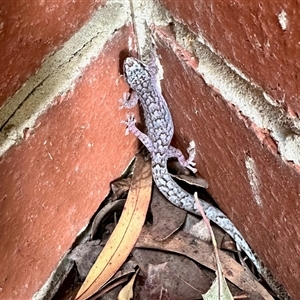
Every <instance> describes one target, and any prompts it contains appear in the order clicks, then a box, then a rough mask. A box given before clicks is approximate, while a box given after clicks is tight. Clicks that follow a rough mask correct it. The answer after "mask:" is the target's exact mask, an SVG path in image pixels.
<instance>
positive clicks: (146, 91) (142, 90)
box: [122, 57, 290, 300]
mask: <svg viewBox="0 0 300 300" xmlns="http://www.w3.org/2000/svg"><path fill="white" fill-rule="evenodd" d="M123 69H124V75H125V78H126V81H127V83H128V84H129V86H130V88H131V89H132V91H133V92H132V94H131V96H130V98H129V99H123V101H122V105H123V107H126V108H131V107H133V106H135V105H136V104H137V102H138V101H140V103H141V105H142V108H143V112H144V118H145V124H146V128H147V135H146V134H145V133H143V132H141V131H140V130H139V129H138V128H137V127H136V126H135V119H134V117H133V115H132V114H128V119H127V121H122V123H124V124H126V125H127V129H126V134H128V133H129V132H132V133H133V134H134V135H135V136H136V137H137V138H138V139H139V140H140V141H141V142H142V143H143V144H144V145H145V146H146V148H147V149H148V151H149V152H150V155H151V162H152V174H153V180H154V182H155V184H156V186H157V187H158V189H159V190H160V192H161V193H162V194H163V195H164V196H165V197H166V198H167V199H168V200H169V201H170V202H171V203H173V204H174V205H176V206H178V207H180V208H182V209H184V210H186V211H189V212H191V213H193V214H197V215H201V214H200V212H199V211H198V210H197V207H196V205H195V200H194V197H193V196H192V195H191V194H189V193H187V192H186V191H185V190H183V189H182V188H181V187H180V186H179V185H178V184H177V183H176V182H175V181H174V180H173V179H172V177H171V176H170V174H169V172H168V169H167V160H168V159H169V158H170V157H176V158H177V159H178V161H179V162H180V163H181V165H183V166H185V167H187V168H189V169H190V170H192V171H193V172H196V169H195V168H194V166H195V163H194V162H193V160H194V157H195V151H194V148H193V147H190V148H188V153H189V158H188V159H187V160H186V159H185V158H184V156H183V154H182V153H181V151H180V150H178V149H176V148H174V147H172V146H171V145H170V143H171V140H172V138H173V134H174V125H173V121H172V117H171V113H170V110H169V108H168V106H167V103H166V101H165V99H164V97H163V96H162V94H161V92H160V88H159V86H158V84H157V80H156V75H155V74H153V71H152V70H151V67H150V66H148V65H146V64H144V63H142V62H141V61H139V60H137V59H135V58H133V57H128V58H127V59H126V60H125V62H124V65H123ZM199 200H200V202H201V205H202V207H203V209H204V212H205V214H206V216H207V217H208V218H209V219H210V220H211V221H213V222H214V223H216V224H217V225H219V226H220V227H221V228H222V229H223V230H224V231H225V232H227V233H228V234H229V235H230V236H231V237H232V238H233V239H234V241H235V242H236V243H237V244H238V245H239V246H240V247H241V249H243V250H244V252H245V253H246V254H247V256H248V257H249V259H250V260H251V261H252V263H253V264H254V265H255V266H256V268H257V270H258V272H259V273H260V274H262V276H263V277H264V278H265V279H267V278H266V277H270V276H271V275H270V273H269V272H268V271H267V270H266V268H264V267H263V266H262V263H261V261H260V260H259V259H258V258H257V256H256V255H255V254H254V253H253V251H252V250H251V248H250V247H249V245H248V243H247V242H246V240H245V239H244V237H243V236H242V234H241V233H240V231H239V230H238V229H237V228H236V227H235V225H234V224H233V223H232V222H231V221H230V219H229V218H228V217H227V216H226V215H225V214H224V213H222V212H221V211H220V210H219V209H218V208H216V207H214V206H212V205H211V204H209V203H207V202H206V201H204V200H202V199H199ZM272 280H273V279H272ZM267 282H268V283H269V284H270V282H269V281H268V280H267ZM271 284H272V282H271ZM276 284H277V282H276ZM278 285H279V284H278ZM271 287H272V288H273V290H274V286H272V285H271ZM280 293H282V295H278V296H279V297H280V299H284V300H286V299H290V298H289V296H288V295H287V294H285V292H284V291H282V289H281V288H280V290H279V291H277V294H280Z"/></svg>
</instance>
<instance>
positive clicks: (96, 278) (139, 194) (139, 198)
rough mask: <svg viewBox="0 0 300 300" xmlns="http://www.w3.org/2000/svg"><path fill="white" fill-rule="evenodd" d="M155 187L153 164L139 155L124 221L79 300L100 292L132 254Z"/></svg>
mask: <svg viewBox="0 0 300 300" xmlns="http://www.w3.org/2000/svg"><path fill="white" fill-rule="evenodd" d="M151 186H152V174H151V164H150V162H147V163H145V161H144V159H143V157H142V156H141V155H137V157H136V165H135V169H134V174H133V179H132V184H131V188H130V191H129V193H128V198H127V201H126V204H125V207H124V210H123V212H122V215H121V217H120V220H119V222H118V224H117V226H116V228H115V230H114V231H113V233H112V235H111V236H110V238H109V240H108V242H107V244H106V245H105V247H104V249H103V251H102V252H101V253H100V255H99V257H98V259H97V261H96V262H95V264H94V265H93V267H92V269H91V270H90V272H89V274H88V276H87V278H86V280H85V281H84V283H83V284H82V286H81V288H80V290H79V292H78V294H77V296H76V300H83V299H87V298H88V297H90V296H92V295H93V294H94V293H96V292H97V291H98V290H99V289H100V288H101V287H102V286H103V284H105V283H106V282H107V281H108V280H109V279H110V278H111V277H112V276H113V275H114V274H115V273H116V272H117V270H118V269H119V268H120V267H121V265H122V264H123V262H124V261H125V260H126V258H127V257H128V255H129V254H130V251H131V250H132V248H133V246H134V244H135V242H136V240H137V239H138V236H139V234H140V232H141V228H142V226H143V224H144V222H145V218H146V214H147V210H148V206H149V202H150V199H151Z"/></svg>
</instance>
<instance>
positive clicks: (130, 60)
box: [123, 57, 151, 89]
mask: <svg viewBox="0 0 300 300" xmlns="http://www.w3.org/2000/svg"><path fill="white" fill-rule="evenodd" d="M123 71H124V75H125V78H126V81H127V83H128V84H129V86H130V87H131V88H132V89H136V87H137V86H139V85H140V84H141V83H142V82H144V81H147V80H150V79H151V74H150V72H149V69H148V66H147V65H145V64H144V63H142V62H141V61H139V60H138V59H136V58H134V57H127V58H126V59H125V61H124V64H123Z"/></svg>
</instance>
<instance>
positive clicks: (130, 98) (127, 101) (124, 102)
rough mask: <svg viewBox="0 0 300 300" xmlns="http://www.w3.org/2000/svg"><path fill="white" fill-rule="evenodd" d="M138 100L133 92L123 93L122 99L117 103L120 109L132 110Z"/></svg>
mask: <svg viewBox="0 0 300 300" xmlns="http://www.w3.org/2000/svg"><path fill="white" fill-rule="evenodd" d="M138 100H139V98H138V96H137V94H136V93H135V92H132V93H128V92H125V93H124V94H123V98H121V99H119V103H120V104H121V105H120V109H122V108H133V107H134V106H136V105H137V103H138Z"/></svg>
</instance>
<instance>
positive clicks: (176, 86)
mask: <svg viewBox="0 0 300 300" xmlns="http://www.w3.org/2000/svg"><path fill="white" fill-rule="evenodd" d="M166 40H167V41H168V42H169V43H170V41H172V37H169V38H168V37H166ZM161 43H162V44H161V47H160V48H159V50H160V51H159V54H160V55H161V57H162V60H161V62H162V65H163V67H164V80H163V84H162V87H163V93H164V95H165V97H166V100H167V102H168V104H169V106H170V110H171V113H172V116H173V119H174V124H175V139H174V142H175V146H179V148H180V149H182V150H184V149H185V148H186V147H187V145H188V142H189V141H190V140H195V142H196V149H197V157H196V162H197V167H198V170H199V173H200V174H201V175H202V176H203V177H204V178H205V179H206V180H207V181H208V183H209V188H208V191H209V193H210V194H211V195H212V196H213V198H214V199H215V200H216V202H217V203H218V204H219V205H220V207H221V209H222V210H223V211H224V212H225V213H226V214H227V215H228V216H229V217H230V218H231V220H232V221H233V222H234V223H235V224H236V226H237V227H238V228H239V229H240V230H241V232H242V233H243V234H244V236H245V237H246V239H247V240H248V241H249V243H250V245H251V246H252V247H253V249H254V250H255V251H256V252H257V253H258V255H259V256H260V257H261V258H262V259H263V261H264V262H265V263H266V265H267V266H268V268H269V269H270V270H271V271H272V272H273V274H274V275H275V276H276V277H277V278H278V279H279V280H280V281H281V282H282V283H283V284H284V285H285V287H286V288H287V289H288V291H289V292H290V293H291V295H292V296H294V297H295V299H296V298H297V297H296V296H297V295H298V283H297V280H295V278H300V271H299V265H300V260H299V258H298V257H297V256H295V253H299V251H300V233H299V230H298V216H299V214H300V204H299V203H300V202H299V190H300V184H299V182H300V178H299V173H298V172H297V171H296V169H295V168H293V167H292V166H291V165H290V164H287V163H285V162H283V161H282V159H281V157H280V156H279V155H277V154H275V153H276V152H274V151H273V148H272V147H269V143H262V141H261V140H260V138H259V137H258V136H257V135H256V132H255V131H254V130H253V129H252V127H249V124H248V123H247V122H246V120H244V119H242V118H240V116H239V115H238V112H237V110H236V109H235V108H233V106H232V105H228V104H227V102H226V101H224V99H223V98H222V97H221V96H220V94H219V93H217V92H216V91H214V89H213V87H208V86H207V85H206V84H205V83H204V81H203V79H202V77H201V76H200V75H199V74H197V73H196V72H195V70H194V69H193V68H192V67H191V65H189V64H187V63H186V62H187V61H189V58H187V59H186V57H182V56H180V57H181V59H182V62H180V61H179V60H178V57H176V56H175V55H174V53H173V52H172V50H171V49H170V47H169V45H168V44H166V42H161ZM177 49H178V48H177ZM192 65H194V64H192ZM247 169H248V173H247ZM250 180H251V181H252V182H250ZM255 180H256V184H257V185H256V186H255V187H253V186H252V188H251V183H252V184H253V183H255V182H253V181H255ZM291 274H293V276H291Z"/></svg>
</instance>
